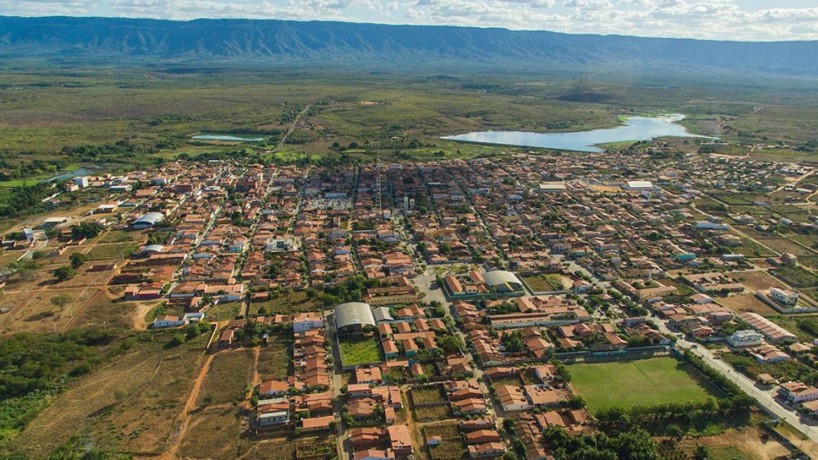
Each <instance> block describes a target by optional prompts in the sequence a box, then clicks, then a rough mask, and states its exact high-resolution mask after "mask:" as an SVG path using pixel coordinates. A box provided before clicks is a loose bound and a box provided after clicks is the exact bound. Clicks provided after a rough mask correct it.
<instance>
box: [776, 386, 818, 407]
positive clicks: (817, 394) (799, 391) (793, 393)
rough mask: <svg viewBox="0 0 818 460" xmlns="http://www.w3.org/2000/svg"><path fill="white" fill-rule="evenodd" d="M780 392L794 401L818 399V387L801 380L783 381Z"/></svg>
mask: <svg viewBox="0 0 818 460" xmlns="http://www.w3.org/2000/svg"><path fill="white" fill-rule="evenodd" d="M778 392H779V394H781V396H783V397H784V398H786V399H787V400H788V401H790V402H793V403H801V402H804V401H815V400H818V388H815V387H814V386H812V385H807V384H805V383H801V382H787V383H782V384H781V387H780V388H779V389H778Z"/></svg>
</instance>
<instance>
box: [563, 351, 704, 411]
mask: <svg viewBox="0 0 818 460" xmlns="http://www.w3.org/2000/svg"><path fill="white" fill-rule="evenodd" d="M568 370H569V371H570V372H571V386H572V388H573V389H574V390H575V391H576V392H577V393H578V394H579V395H581V396H582V397H583V398H585V401H586V403H587V404H588V408H589V409H590V410H591V411H592V412H594V411H598V410H600V409H608V408H611V407H622V408H630V407H635V406H652V405H658V404H664V403H669V402H703V401H706V400H707V398H708V397H709V396H711V395H712V394H711V393H710V391H709V389H706V388H704V387H703V386H702V385H700V384H699V382H698V381H697V380H696V379H695V378H694V377H693V376H691V374H689V373H688V371H689V370H690V367H689V366H687V365H686V364H684V363H682V362H681V361H678V360H676V359H674V358H650V359H642V360H636V361H625V362H610V363H594V364H585V363H582V364H572V365H570V366H568Z"/></svg>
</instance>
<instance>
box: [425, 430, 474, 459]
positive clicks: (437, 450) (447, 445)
mask: <svg viewBox="0 0 818 460" xmlns="http://www.w3.org/2000/svg"><path fill="white" fill-rule="evenodd" d="M423 431H424V432H425V434H426V437H425V438H423V439H424V440H425V439H428V438H429V437H430V436H440V438H441V439H442V440H443V442H442V443H441V444H440V445H438V446H428V447H427V449H428V451H429V458H430V459H431V460H457V459H461V458H463V456H464V455H466V453H467V450H466V445H465V444H464V443H463V438H462V437H461V435H460V432H459V431H458V429H457V424H456V423H446V424H434V425H426V426H425V427H423Z"/></svg>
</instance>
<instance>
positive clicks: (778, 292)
mask: <svg viewBox="0 0 818 460" xmlns="http://www.w3.org/2000/svg"><path fill="white" fill-rule="evenodd" d="M770 298H771V299H773V300H775V301H776V302H780V303H783V304H784V305H795V304H796V303H797V302H798V293H797V292H793V291H790V290H787V289H778V288H770Z"/></svg>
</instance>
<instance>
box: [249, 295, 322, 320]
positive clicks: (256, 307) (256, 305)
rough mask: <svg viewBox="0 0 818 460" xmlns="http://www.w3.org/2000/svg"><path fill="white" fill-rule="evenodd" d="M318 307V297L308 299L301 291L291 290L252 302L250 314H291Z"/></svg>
mask: <svg viewBox="0 0 818 460" xmlns="http://www.w3.org/2000/svg"><path fill="white" fill-rule="evenodd" d="M319 307H320V303H319V302H318V299H310V298H308V297H307V294H306V293H305V292H303V291H291V292H285V293H283V294H279V295H278V297H277V298H275V299H271V300H267V301H264V302H252V303H251V304H250V315H251V316H255V315H261V316H264V315H272V314H283V315H286V314H291V313H298V312H304V311H315V310H317V309H318V308H319Z"/></svg>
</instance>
